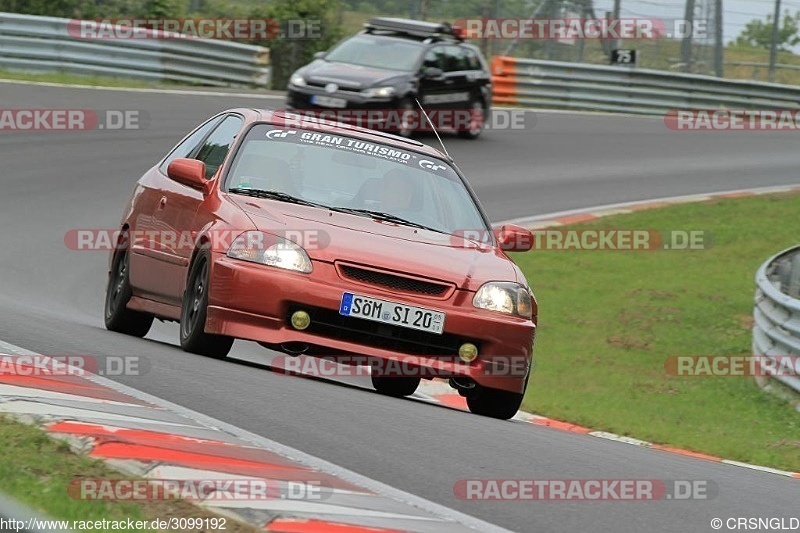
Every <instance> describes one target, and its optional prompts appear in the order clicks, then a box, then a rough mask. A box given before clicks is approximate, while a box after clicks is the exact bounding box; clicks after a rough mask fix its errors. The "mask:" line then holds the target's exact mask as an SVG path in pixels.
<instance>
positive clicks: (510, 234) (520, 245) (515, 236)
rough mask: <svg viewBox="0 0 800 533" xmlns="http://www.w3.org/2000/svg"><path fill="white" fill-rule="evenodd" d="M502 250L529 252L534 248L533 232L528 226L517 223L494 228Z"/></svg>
mask: <svg viewBox="0 0 800 533" xmlns="http://www.w3.org/2000/svg"><path fill="white" fill-rule="evenodd" d="M494 234H495V236H496V237H497V243H498V244H499V245H500V249H501V250H505V251H507V252H527V251H528V250H530V249H532V248H533V233H532V232H531V230H529V229H528V228H523V227H522V226H517V225H516V224H506V225H504V226H502V227H501V228H500V229H496V230H494Z"/></svg>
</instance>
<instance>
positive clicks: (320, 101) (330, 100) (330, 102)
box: [311, 94, 347, 109]
mask: <svg viewBox="0 0 800 533" xmlns="http://www.w3.org/2000/svg"><path fill="white" fill-rule="evenodd" d="M311 103H312V104H314V105H318V106H322V107H335V108H337V109H344V108H345V107H347V100H345V99H344V98H334V97H333V96H323V95H321V94H315V95H313V96H311Z"/></svg>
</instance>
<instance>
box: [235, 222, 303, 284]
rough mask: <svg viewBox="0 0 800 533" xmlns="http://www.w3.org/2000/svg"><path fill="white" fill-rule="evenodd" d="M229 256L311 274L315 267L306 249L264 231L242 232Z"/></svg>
mask: <svg viewBox="0 0 800 533" xmlns="http://www.w3.org/2000/svg"><path fill="white" fill-rule="evenodd" d="M228 257H231V258H233V259H240V260H242V261H250V262H252V263H260V264H262V265H267V266H271V267H276V268H283V269H286V270H294V271H295V272H302V273H304V274H309V273H310V272H311V271H312V270H313V269H314V267H313V266H312V265H311V259H310V258H309V257H308V254H307V253H306V251H305V250H304V249H303V248H302V247H301V246H299V245H297V244H295V243H293V242H292V241H290V240H287V239H284V238H282V237H278V236H276V235H271V234H269V233H262V232H260V231H248V232H245V233H242V234H241V235H239V236H238V237H236V239H235V240H234V241H233V243H232V244H231V247H230V248H229V249H228Z"/></svg>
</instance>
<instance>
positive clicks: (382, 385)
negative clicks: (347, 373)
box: [372, 375, 420, 398]
mask: <svg viewBox="0 0 800 533" xmlns="http://www.w3.org/2000/svg"><path fill="white" fill-rule="evenodd" d="M419 382H420V378H404V377H385V376H375V375H373V376H372V386H373V387H375V390H376V391H378V392H379V393H381V394H385V395H386V396H394V397H395V398H401V397H403V396H411V395H412V394H414V392H416V390H417V387H419Z"/></svg>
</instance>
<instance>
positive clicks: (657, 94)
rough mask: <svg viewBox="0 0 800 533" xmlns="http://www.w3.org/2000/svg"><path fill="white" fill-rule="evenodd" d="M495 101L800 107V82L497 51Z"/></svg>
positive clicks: (587, 106) (650, 109)
mask: <svg viewBox="0 0 800 533" xmlns="http://www.w3.org/2000/svg"><path fill="white" fill-rule="evenodd" d="M492 83H493V86H494V100H493V102H494V103H495V104H499V105H516V106H524V107H540V108H548V109H568V110H584V111H606V112H620V113H638V114H644V115H663V114H665V113H666V112H667V111H669V110H670V109H717V108H728V109H770V110H779V109H789V110H800V87H795V86H790V85H779V84H775V83H757V82H750V81H742V80H728V79H723V78H714V77H711V76H699V75H694V74H678V73H672V72H665V71H659V70H646V69H639V68H635V67H616V66H602V65H585V64H581V63H561V62H556V61H542V60H535V59H519V58H514V57H503V56H497V57H495V58H494V59H493V60H492Z"/></svg>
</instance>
